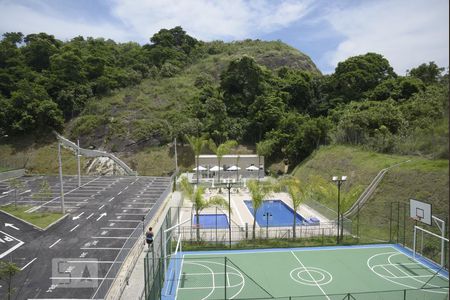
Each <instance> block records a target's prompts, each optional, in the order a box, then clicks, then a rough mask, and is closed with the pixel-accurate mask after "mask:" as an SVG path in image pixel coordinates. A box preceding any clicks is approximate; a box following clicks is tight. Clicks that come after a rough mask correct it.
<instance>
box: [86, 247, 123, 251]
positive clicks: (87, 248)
mask: <svg viewBox="0 0 450 300" xmlns="http://www.w3.org/2000/svg"><path fill="white" fill-rule="evenodd" d="M80 249H81V250H114V251H117V250H121V249H131V248H107V247H103V248H91V247H81V248H80Z"/></svg>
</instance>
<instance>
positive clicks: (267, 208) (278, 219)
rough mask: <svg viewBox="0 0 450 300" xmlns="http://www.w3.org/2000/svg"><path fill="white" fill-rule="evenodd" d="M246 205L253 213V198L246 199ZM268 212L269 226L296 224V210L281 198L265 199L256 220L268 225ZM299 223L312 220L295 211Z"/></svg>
mask: <svg viewBox="0 0 450 300" xmlns="http://www.w3.org/2000/svg"><path fill="white" fill-rule="evenodd" d="M244 202H245V205H247V208H248V209H249V210H250V213H251V214H252V215H253V205H252V201H251V200H244ZM266 212H270V214H272V216H271V217H270V216H269V227H283V226H292V225H294V224H293V223H294V216H293V214H294V210H293V209H292V208H290V207H289V206H287V205H286V204H285V203H284V202H283V201H281V200H265V201H263V203H262V205H261V207H260V208H259V209H258V211H257V213H256V222H257V223H258V225H259V226H261V227H265V226H267V217H265V216H264V214H265V213H266ZM295 217H296V224H297V225H302V224H303V225H310V224H311V223H310V221H309V220H306V219H305V218H303V217H302V216H301V215H299V214H298V213H295Z"/></svg>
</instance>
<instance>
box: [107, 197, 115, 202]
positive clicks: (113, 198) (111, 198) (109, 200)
mask: <svg viewBox="0 0 450 300" xmlns="http://www.w3.org/2000/svg"><path fill="white" fill-rule="evenodd" d="M115 198H116V197H112V198H111V199H109V200H108V202H111V201H113V200H114V199H115Z"/></svg>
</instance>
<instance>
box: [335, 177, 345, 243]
mask: <svg viewBox="0 0 450 300" xmlns="http://www.w3.org/2000/svg"><path fill="white" fill-rule="evenodd" d="M332 180H333V182H335V183H336V184H337V187H338V211H337V214H338V220H337V234H336V243H337V244H339V242H340V241H341V239H342V236H343V235H344V232H343V231H344V230H343V228H344V226H343V225H344V224H343V223H344V219H343V218H342V216H341V185H342V184H343V183H344V182H345V181H347V176H341V178H339V176H333V178H332Z"/></svg>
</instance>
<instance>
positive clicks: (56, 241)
mask: <svg viewBox="0 0 450 300" xmlns="http://www.w3.org/2000/svg"><path fill="white" fill-rule="evenodd" d="M60 241H61V239H59V240H57V241H56V242H54V243H53V244H52V245H51V246H50V247H49V248H52V247H53V246H55V245H56V244H58V243H59V242H60Z"/></svg>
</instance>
